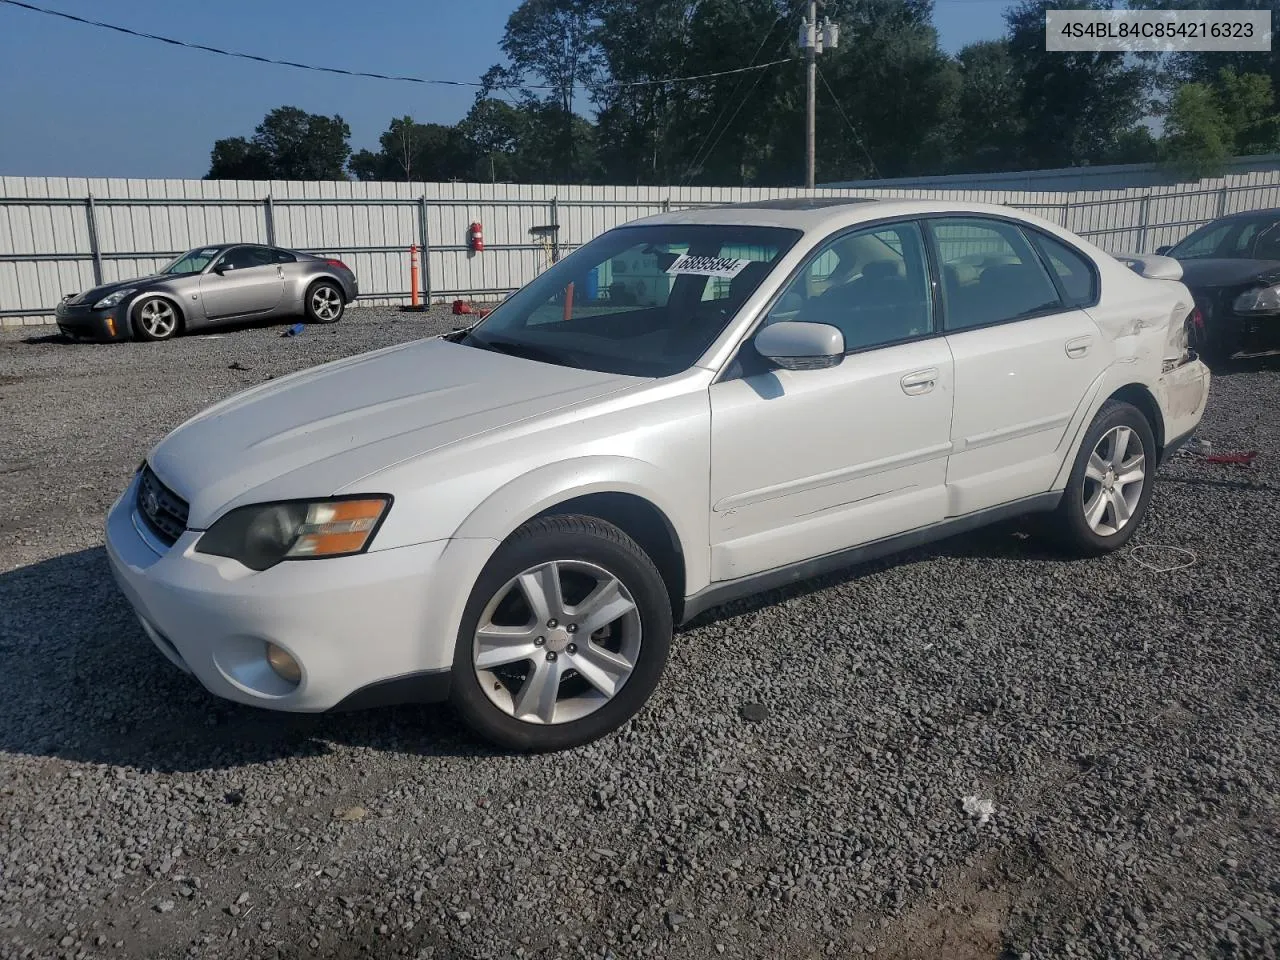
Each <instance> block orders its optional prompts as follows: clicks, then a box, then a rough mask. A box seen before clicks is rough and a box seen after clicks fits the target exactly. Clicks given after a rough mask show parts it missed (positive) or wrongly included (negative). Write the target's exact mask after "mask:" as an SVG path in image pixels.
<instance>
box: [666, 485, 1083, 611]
mask: <svg viewBox="0 0 1280 960" xmlns="http://www.w3.org/2000/svg"><path fill="white" fill-rule="evenodd" d="M1061 501H1062V491H1061V490H1056V491H1050V492H1049V493H1039V494H1036V495H1035V496H1031V497H1023V498H1022V499H1020V500H1013V501H1011V502H1009V503H1003V504H1000V505H999V506H995V507H988V508H987V509H985V510H977V511H975V512H973V513H966V514H964V515H963V516H960V517H950V518H948V519H946V520H943V521H941V522H940V523H931V524H929V525H928V526H926V527H918V528H916V529H915V530H908V531H907V532H906V533H899V534H895V535H894V536H892V537H883V538H882V539H880V540H873V541H871V542H870V543H863V544H859V545H858V546H856V547H850V548H849V549H848V550H838V551H836V552H835V553H828V554H825V555H824V556H821V557H814V558H812V559H810V560H802V561H800V562H799V563H793V564H788V565H787V566H785V567H775V568H774V569H772V570H765V571H764V572H762V573H753V574H751V575H749V576H746V577H739V578H738V579H736V580H724V581H721V582H719V583H713V584H711V585H710V586H708V587H705V588H703V589H702V590H699V591H698V592H697V593H695V594H693V595H692V596H690V597H686V598H685V601H684V610H683V612H682V616H681V618H680V623H681V625H684V624H686V623H688V622H689V621H690V620H692V619H693V618H694V617H696V616H698V615H699V614H701V613H704V612H706V611H707V610H710V609H712V608H713V607H718V606H720V605H721V604H724V603H728V602H730V601H731V600H740V599H742V598H743V597H750V596H754V595H755V594H758V593H764V592H765V591H767V590H776V589H777V588H779V587H785V586H788V585H789V584H793V583H798V582H800V581H802V580H809V579H812V578H813V577H818V576H821V575H822V574H824V573H831V572H833V571H836V570H842V569H844V568H846V567H852V566H856V565H858V564H861V563H867V562H868V561H871V560H878V559H880V558H881V557H885V556H889V555H890V554H895V553H900V552H902V551H903V550H910V549H912V548H913V547H918V546H922V545H924V544H926V543H933V542H935V541H937V540H945V539H946V538H947V537H953V536H956V535H957V534H960V533H967V532H969V531H971V530H977V529H978V528H980V527H985V526H987V525H989V524H992V523H997V522H999V521H1001V520H1008V519H1011V518H1013V517H1020V516H1023V515H1025V514H1029V513H1048V512H1050V511H1052V510H1056V509H1057V507H1058V504H1059V503H1060V502H1061Z"/></svg>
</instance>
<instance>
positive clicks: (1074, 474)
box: [1051, 400, 1158, 556]
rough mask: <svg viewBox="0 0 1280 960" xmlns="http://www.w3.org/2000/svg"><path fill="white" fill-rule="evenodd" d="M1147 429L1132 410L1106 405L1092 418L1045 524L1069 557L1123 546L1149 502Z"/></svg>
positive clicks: (1151, 467) (1151, 451)
mask: <svg viewBox="0 0 1280 960" xmlns="http://www.w3.org/2000/svg"><path fill="white" fill-rule="evenodd" d="M1157 460H1158V458H1157V453H1156V442H1155V437H1154V436H1153V434H1152V432H1151V425H1150V424H1149V423H1148V422H1147V418H1146V417H1145V416H1143V414H1142V411H1141V410H1139V409H1138V408H1137V407H1135V406H1133V405H1132V404H1128V403H1122V402H1119V401H1116V400H1108V401H1107V402H1106V403H1104V404H1103V405H1102V409H1101V410H1099V411H1098V415H1097V416H1096V417H1094V418H1093V423H1092V424H1090V425H1089V429H1088V431H1087V432H1086V433H1085V437H1084V442H1083V443H1081V444H1080V451H1079V453H1077V454H1076V462H1075V466H1074V467H1072V470H1071V476H1070V477H1069V478H1068V480H1067V488H1066V490H1064V491H1063V494H1062V502H1061V503H1060V504H1059V505H1058V509H1057V511H1056V513H1055V514H1054V515H1053V517H1052V518H1051V526H1052V529H1053V533H1054V534H1055V535H1056V537H1057V539H1058V540H1059V541H1060V542H1061V543H1062V544H1063V546H1065V547H1066V548H1067V549H1069V550H1070V551H1071V552H1073V553H1076V554H1081V555H1084V556H1098V555H1100V554H1104V553H1110V552H1111V551H1113V550H1118V549H1119V548H1120V547H1123V546H1124V545H1125V544H1126V543H1128V542H1129V541H1130V540H1131V539H1132V538H1133V535H1134V533H1135V532H1136V531H1137V529H1138V525H1139V524H1140V523H1141V522H1142V518H1143V516H1144V515H1145V514H1146V512H1147V504H1148V502H1149V501H1150V500H1151V490H1152V486H1153V485H1154V482H1155V473H1156V467H1157V466H1158V463H1157Z"/></svg>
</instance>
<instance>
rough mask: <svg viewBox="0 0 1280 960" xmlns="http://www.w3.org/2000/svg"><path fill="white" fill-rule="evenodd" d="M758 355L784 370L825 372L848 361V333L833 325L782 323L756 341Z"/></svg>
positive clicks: (765, 332)
mask: <svg viewBox="0 0 1280 960" xmlns="http://www.w3.org/2000/svg"><path fill="white" fill-rule="evenodd" d="M752 343H753V344H754V345H755V348H756V352H757V353H758V354H760V356H762V357H764V358H765V359H766V360H769V361H771V362H773V363H775V364H777V365H778V366H779V367H782V368H783V369H784V370H823V369H826V368H827V367H834V366H837V365H838V364H839V363H840V362H841V361H842V360H844V334H843V333H842V332H841V331H840V328H839V327H833V326H832V325H831V324H829V323H805V322H803V321H798V320H781V321H779V322H778V323H771V324H769V326H767V327H765V328H764V329H763V330H761V331H760V332H759V333H757V334H756V335H755V338H754V339H753V340H752Z"/></svg>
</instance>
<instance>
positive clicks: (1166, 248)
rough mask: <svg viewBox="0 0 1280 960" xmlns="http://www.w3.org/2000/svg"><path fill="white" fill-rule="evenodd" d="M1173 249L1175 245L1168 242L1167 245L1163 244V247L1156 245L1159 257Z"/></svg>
mask: <svg viewBox="0 0 1280 960" xmlns="http://www.w3.org/2000/svg"><path fill="white" fill-rule="evenodd" d="M1172 249H1173V247H1172V246H1169V245H1167V244H1166V245H1165V246H1163V247H1156V256H1157V257H1163V256H1165V255H1166V254H1167V253H1168V252H1169V251H1170V250H1172Z"/></svg>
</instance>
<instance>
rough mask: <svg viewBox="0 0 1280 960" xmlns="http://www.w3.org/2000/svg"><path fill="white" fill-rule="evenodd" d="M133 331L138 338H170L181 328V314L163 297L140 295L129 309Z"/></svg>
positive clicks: (149, 339) (153, 340)
mask: <svg viewBox="0 0 1280 960" xmlns="http://www.w3.org/2000/svg"><path fill="white" fill-rule="evenodd" d="M130 316H131V317H132V318H133V332H134V334H135V336H137V338H138V339H139V340H148V341H151V342H156V341H160V340H172V339H173V338H174V337H176V336H177V335H178V331H179V330H180V329H181V328H182V314H181V313H179V312H178V308H177V307H176V306H174V305H173V302H172V301H170V300H166V299H165V298H164V297H141V298H139V300H138V302H137V303H135V304H134V305H133V309H132V310H131V311H130Z"/></svg>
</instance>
